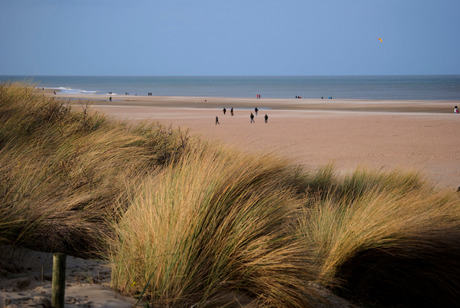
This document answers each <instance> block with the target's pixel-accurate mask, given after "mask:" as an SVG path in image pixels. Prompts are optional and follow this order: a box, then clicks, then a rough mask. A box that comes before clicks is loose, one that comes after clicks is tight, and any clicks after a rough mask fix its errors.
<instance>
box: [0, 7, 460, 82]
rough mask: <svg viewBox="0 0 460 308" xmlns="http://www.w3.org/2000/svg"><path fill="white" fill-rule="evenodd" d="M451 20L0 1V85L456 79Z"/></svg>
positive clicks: (430, 12)
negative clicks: (58, 80) (84, 80)
mask: <svg viewBox="0 0 460 308" xmlns="http://www.w3.org/2000/svg"><path fill="white" fill-rule="evenodd" d="M459 13H460V1H459V0H232V1H228V0H135V1H128V0H40V1H38V0H0V29H1V30H0V75H84V76H87V75H101V76H111V75H118V76H245V75H248V76H266V75H267V76H284V75H305V76H309V75H313V76H317V75H431V74H436V75H439V74H441V75H442V74H453V75H455V74H456V75H459V74H460V17H459ZM379 38H381V39H382V42H380V40H379Z"/></svg>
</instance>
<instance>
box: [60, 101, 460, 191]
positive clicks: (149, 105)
mask: <svg viewBox="0 0 460 308" xmlns="http://www.w3.org/2000/svg"><path fill="white" fill-rule="evenodd" d="M57 96H60V97H63V98H72V100H71V102H72V103H73V104H75V105H76V106H75V108H74V110H78V108H79V107H78V106H79V104H80V103H79V100H81V102H82V104H85V103H86V100H87V99H91V100H92V101H91V105H92V107H91V108H94V109H96V110H98V111H101V112H103V113H105V114H107V115H109V116H110V117H114V118H117V119H122V120H128V121H143V120H147V121H158V122H160V123H162V124H164V125H171V126H172V127H180V128H181V129H184V130H185V129H188V130H189V132H190V133H192V134H199V135H202V136H204V137H205V138H211V139H214V140H218V141H220V142H222V143H225V144H229V145H232V146H235V147H237V148H239V149H241V150H243V151H247V152H256V153H258V152H271V153H274V154H276V155H279V156H282V157H286V158H288V159H289V160H291V161H292V162H293V163H295V164H300V165H302V166H304V167H305V168H307V169H308V170H315V169H317V168H318V167H320V166H324V165H326V164H329V163H333V164H334V166H335V169H336V170H337V172H339V173H342V174H343V173H347V172H352V171H354V170H355V169H356V168H358V167H366V168H369V169H377V170H384V171H389V170H394V169H402V170H417V171H420V172H421V173H422V174H423V175H424V176H425V177H426V178H427V180H428V181H430V182H431V183H433V184H434V185H436V186H438V187H440V188H449V189H456V188H457V187H458V186H460V142H459V136H460V115H459V114H454V113H453V107H454V106H455V105H460V101H378V100H336V99H334V100H328V99H324V100H321V99H255V98H213V97H155V96H114V97H112V101H109V99H108V96H96V95H88V96H85V95H79V96H72V95H59V94H58V95H57ZM223 107H225V108H226V109H227V113H226V115H224V114H223V112H222V108H223ZM231 107H233V108H234V116H231V115H230V108H231ZM255 107H258V109H259V113H258V115H257V116H256V117H255V123H253V124H251V123H250V118H249V115H250V113H251V112H252V113H254V108H255ZM265 114H267V115H268V117H269V119H268V123H264V118H263V117H264V115H265ZM216 116H218V117H219V122H220V125H215V117H216Z"/></svg>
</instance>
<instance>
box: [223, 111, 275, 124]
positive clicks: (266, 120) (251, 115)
mask: <svg viewBox="0 0 460 308" xmlns="http://www.w3.org/2000/svg"><path fill="white" fill-rule="evenodd" d="M258 112H259V108H257V107H256V108H254V113H255V114H256V116H257V114H258ZM222 113H223V114H224V115H226V113H227V109H226V108H225V107H224V108H223V109H222ZM230 114H231V115H232V116H233V115H234V113H233V107H232V108H231V109H230ZM249 118H250V120H251V123H255V122H256V121H255V120H254V114H253V113H252V112H251V114H250V116H249ZM264 120H265V123H268V115H267V114H265V116H264ZM215 124H216V125H217V124H220V122H219V117H218V116H216V122H215Z"/></svg>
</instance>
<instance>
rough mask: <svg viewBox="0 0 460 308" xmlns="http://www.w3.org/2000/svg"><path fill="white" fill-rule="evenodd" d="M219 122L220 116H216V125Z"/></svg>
mask: <svg viewBox="0 0 460 308" xmlns="http://www.w3.org/2000/svg"><path fill="white" fill-rule="evenodd" d="M217 124H220V123H219V117H218V116H216V125H217Z"/></svg>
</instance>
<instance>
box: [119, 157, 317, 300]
mask: <svg viewBox="0 0 460 308" xmlns="http://www.w3.org/2000/svg"><path fill="white" fill-rule="evenodd" d="M288 175H289V172H288V168H287V167H286V166H285V164H284V163H282V162H280V161H279V160H277V159H274V158H272V157H268V156H267V157H258V158H256V157H254V156H246V155H242V154H239V153H235V152H232V151H228V150H227V151H223V152H222V151H221V150H216V149H210V148H209V149H206V150H205V151H202V149H199V150H195V151H191V152H189V153H187V154H186V155H184V156H183V157H182V159H181V160H180V161H179V162H178V163H177V164H174V165H170V166H169V167H168V168H166V169H165V170H164V171H163V172H162V174H161V175H159V176H158V177H156V178H155V179H152V180H151V181H149V182H146V183H144V185H143V186H141V187H139V189H138V191H137V192H136V194H135V197H134V198H133V201H132V204H131V205H130V207H129V210H128V211H127V212H126V214H124V216H123V218H122V219H121V221H120V223H119V224H117V225H116V226H115V228H116V231H117V235H118V237H117V240H116V242H115V243H114V245H113V247H114V249H113V262H114V270H113V276H114V279H113V283H114V286H115V287H116V288H117V289H119V290H121V291H123V292H127V293H128V294H137V293H138V292H141V291H142V290H143V288H144V287H145V286H146V285H148V286H147V290H148V295H149V296H150V298H151V301H152V303H153V304H154V305H155V306H184V305H185V306H188V305H191V304H192V303H199V304H201V305H205V306H206V304H210V305H213V304H215V303H216V302H219V301H220V300H221V299H222V298H223V297H225V296H226V295H228V294H229V293H230V292H234V294H239V296H240V297H241V296H243V295H244V296H245V297H246V298H250V299H251V301H253V302H254V303H258V304H259V305H268V306H286V307H287V306H297V307H300V306H303V307H306V306H309V305H311V299H312V298H313V297H314V293H313V291H312V290H311V289H309V287H308V284H307V282H308V281H311V280H312V279H313V278H314V277H315V276H316V273H315V272H314V269H313V268H311V267H310V266H309V259H308V258H309V256H308V253H307V250H306V249H305V247H302V246H301V245H299V244H300V243H299V242H298V241H296V240H295V237H294V234H295V233H294V232H293V229H294V228H295V226H294V225H293V222H294V221H295V219H294V218H295V217H296V216H297V214H298V211H299V209H300V206H301V203H300V200H299V199H298V198H296V197H295V196H294V194H293V193H292V192H291V191H290V190H289V189H288V187H286V186H285V184H284V181H285V179H286V177H287V176H288ZM227 304H229V303H227Z"/></svg>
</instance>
